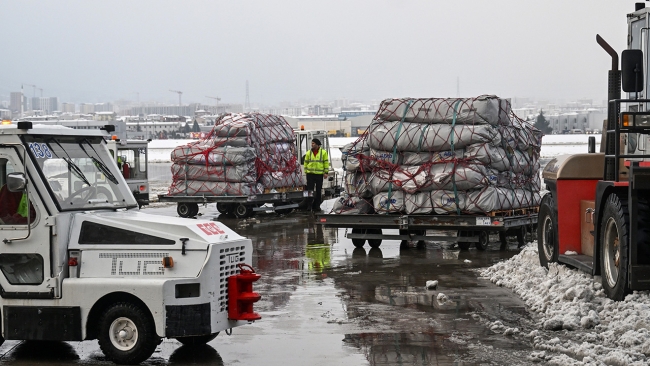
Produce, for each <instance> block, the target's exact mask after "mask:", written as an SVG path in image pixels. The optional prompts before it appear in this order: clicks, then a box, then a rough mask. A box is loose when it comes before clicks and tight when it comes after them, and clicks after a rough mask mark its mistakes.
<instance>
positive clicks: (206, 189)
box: [169, 113, 305, 196]
mask: <svg viewBox="0 0 650 366" xmlns="http://www.w3.org/2000/svg"><path fill="white" fill-rule="evenodd" d="M295 151H296V146H295V138H294V134H293V129H292V128H291V126H290V125H289V124H288V123H287V121H286V120H285V119H284V118H283V117H281V116H274V115H270V114H260V113H246V114H242V113H239V114H226V115H223V116H221V117H219V119H217V120H216V121H215V126H214V127H213V129H212V131H211V132H210V134H208V136H207V137H206V138H205V139H202V140H199V141H195V142H192V143H190V144H187V145H183V146H179V147H177V148H175V149H174V150H173V151H172V154H171V158H172V161H173V162H174V164H173V165H172V175H173V183H172V186H171V187H170V189H169V194H170V195H214V196H224V195H239V196H249V195H255V194H260V193H265V192H270V191H273V190H276V189H278V188H282V189H287V190H302V189H303V187H304V184H305V182H304V178H303V174H302V167H301V166H300V164H299V162H298V159H297V156H296V154H295Z"/></svg>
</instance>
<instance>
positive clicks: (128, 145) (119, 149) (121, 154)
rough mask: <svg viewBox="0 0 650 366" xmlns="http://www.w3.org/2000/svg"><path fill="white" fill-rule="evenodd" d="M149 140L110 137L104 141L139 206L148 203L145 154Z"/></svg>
mask: <svg viewBox="0 0 650 366" xmlns="http://www.w3.org/2000/svg"><path fill="white" fill-rule="evenodd" d="M149 141H151V140H120V139H110V140H107V141H106V145H107V146H108V150H109V152H110V153H111V155H112V156H113V160H114V161H115V162H116V163H117V167H118V169H119V170H120V172H121V174H122V176H123V177H124V179H125V180H126V183H127V185H128V186H129V189H130V190H131V193H133V197H135V200H136V201H137V202H138V206H140V207H142V206H145V205H148V204H149V178H148V167H149V160H148V154H147V152H148V147H149Z"/></svg>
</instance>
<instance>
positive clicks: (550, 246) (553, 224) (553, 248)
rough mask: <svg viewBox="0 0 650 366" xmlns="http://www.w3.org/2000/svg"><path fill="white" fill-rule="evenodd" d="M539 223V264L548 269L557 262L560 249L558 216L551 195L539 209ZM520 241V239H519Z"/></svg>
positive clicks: (545, 198) (546, 197)
mask: <svg viewBox="0 0 650 366" xmlns="http://www.w3.org/2000/svg"><path fill="white" fill-rule="evenodd" d="M539 223H540V224H541V226H540V227H539V229H538V230H537V253H538V255H539V264H540V265H542V266H544V267H546V268H548V264H549V263H555V262H557V258H558V255H559V251H560V247H559V243H558V240H557V214H556V213H555V209H554V205H553V197H552V196H551V195H548V194H547V195H546V196H544V199H542V204H541V205H540V208H539ZM517 239H519V237H517Z"/></svg>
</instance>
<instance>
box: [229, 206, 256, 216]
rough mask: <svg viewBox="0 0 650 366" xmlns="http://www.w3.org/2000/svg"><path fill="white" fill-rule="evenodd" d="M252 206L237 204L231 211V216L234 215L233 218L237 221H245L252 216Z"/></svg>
mask: <svg viewBox="0 0 650 366" xmlns="http://www.w3.org/2000/svg"><path fill="white" fill-rule="evenodd" d="M253 212H254V211H253V206H248V205H244V204H239V205H237V206H235V209H234V210H233V214H235V217H237V218H238V219H245V218H248V217H251V216H253Z"/></svg>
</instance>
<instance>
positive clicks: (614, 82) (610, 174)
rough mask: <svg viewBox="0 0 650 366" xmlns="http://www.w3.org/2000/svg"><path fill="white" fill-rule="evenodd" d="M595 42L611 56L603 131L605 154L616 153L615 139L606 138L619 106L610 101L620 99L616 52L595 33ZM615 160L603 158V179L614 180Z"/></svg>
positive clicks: (613, 125) (612, 127) (612, 126)
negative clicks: (605, 125)
mask: <svg viewBox="0 0 650 366" xmlns="http://www.w3.org/2000/svg"><path fill="white" fill-rule="evenodd" d="M596 42H598V44H599V45H600V47H602V48H603V49H604V50H605V52H607V53H608V54H609V55H610V56H611V57H612V69H611V70H609V72H608V78H607V131H603V134H604V135H605V155H614V154H615V153H616V141H615V139H614V138H611V139H610V138H608V137H609V134H608V131H613V130H615V129H616V119H617V118H618V115H619V112H620V111H619V110H618V109H619V107H617V104H616V103H613V102H612V101H613V100H615V99H621V71H620V70H619V69H618V53H616V51H614V49H613V48H612V46H610V45H609V44H608V43H607V42H605V40H604V39H603V38H602V37H601V36H600V35H598V34H597V35H596ZM615 169H616V167H615V161H614V160H613V159H605V171H604V174H603V175H604V179H605V180H608V181H614V180H616V174H618V172H616V171H615Z"/></svg>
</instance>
